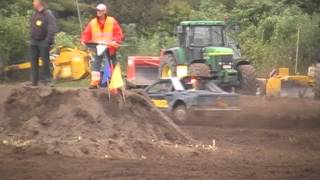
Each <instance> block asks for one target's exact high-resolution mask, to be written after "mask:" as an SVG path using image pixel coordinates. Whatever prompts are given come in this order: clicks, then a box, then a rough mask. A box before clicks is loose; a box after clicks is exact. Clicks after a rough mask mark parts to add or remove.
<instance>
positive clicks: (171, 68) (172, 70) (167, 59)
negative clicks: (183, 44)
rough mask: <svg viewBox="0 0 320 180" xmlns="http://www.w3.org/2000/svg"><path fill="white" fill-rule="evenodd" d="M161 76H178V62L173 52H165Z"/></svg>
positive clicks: (160, 70)
mask: <svg viewBox="0 0 320 180" xmlns="http://www.w3.org/2000/svg"><path fill="white" fill-rule="evenodd" d="M159 76H160V78H169V77H175V76H177V62H176V60H175V58H174V57H173V55H172V54H165V55H164V56H163V57H162V58H161V62H160V68H159Z"/></svg>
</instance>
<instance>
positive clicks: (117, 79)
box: [109, 63, 124, 91]
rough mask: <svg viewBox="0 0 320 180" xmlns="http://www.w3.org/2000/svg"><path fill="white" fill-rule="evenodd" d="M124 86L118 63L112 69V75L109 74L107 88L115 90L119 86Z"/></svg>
mask: <svg viewBox="0 0 320 180" xmlns="http://www.w3.org/2000/svg"><path fill="white" fill-rule="evenodd" d="M123 86H124V81H123V78H122V74H121V67H120V64H119V63H118V64H117V65H116V67H115V68H114V70H113V73H112V76H111V82H110V85H109V90H111V91H112V90H115V89H118V88H121V87H123Z"/></svg>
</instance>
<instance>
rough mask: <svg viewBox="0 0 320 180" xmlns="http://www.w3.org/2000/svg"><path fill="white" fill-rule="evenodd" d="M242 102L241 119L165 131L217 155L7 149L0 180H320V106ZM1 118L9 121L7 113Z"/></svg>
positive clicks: (0, 153)
mask: <svg viewBox="0 0 320 180" xmlns="http://www.w3.org/2000/svg"><path fill="white" fill-rule="evenodd" d="M7 91H11V89H10V88H1V87H0V95H1V96H0V97H1V98H0V103H2V106H3V103H4V102H5V100H3V99H6V98H5V97H6V96H8V95H10V92H7ZM242 101H243V102H244V104H243V111H242V112H240V113H237V114H225V115H222V116H221V115H219V116H216V115H214V116H212V115H207V116H206V117H205V118H198V119H195V120H194V121H192V122H190V124H189V125H186V126H182V127H181V130H182V134H181V133H179V132H180V128H178V129H179V130H177V129H176V128H175V127H174V128H173V129H172V126H171V125H168V126H162V127H166V128H164V129H167V128H169V129H170V130H169V132H171V133H174V134H176V136H177V137H179V138H178V139H180V141H182V144H183V143H190V142H186V141H185V139H184V138H187V139H188V141H189V140H190V139H189V136H190V137H191V139H192V140H191V141H192V143H194V144H212V143H213V141H214V142H215V145H216V149H215V151H212V152H202V151H197V150H193V151H192V153H191V154H190V152H189V151H188V152H187V153H188V155H185V154H184V153H185V151H179V152H172V151H170V152H171V153H172V154H171V155H167V154H166V155H163V156H161V158H152V156H150V157H145V158H140V159H132V158H126V159H118V158H115V159H99V158H94V157H87V156H80V157H79V156H77V157H70V156H69V157H68V156H65V155H63V154H54V153H53V154H50V153H47V152H46V151H43V149H39V148H17V147H13V146H7V145H3V144H2V145H0V177H1V178H0V179H39V180H40V179H41V180H42V179H77V180H78V179H86V180H87V179H89V180H98V179H121V180H122V179H320V115H319V111H320V102H316V101H313V100H311V99H287V98H286V99H264V98H257V97H244V99H243V100H242ZM19 102H20V101H19ZM2 115H5V116H6V117H7V114H6V111H4V110H2ZM158 118H159V117H158ZM1 120H2V119H1ZM1 120H0V121H1ZM139 122H140V121H139ZM147 122H148V121H147ZM166 124H167V123H166ZM169 124H170V123H169ZM3 131H4V130H3ZM161 134H162V133H159V134H158V135H159V136H156V137H159V138H161V137H162V136H161ZM184 134H187V135H186V136H184ZM141 137H143V136H141ZM182 137H183V138H182ZM181 138H182V139H181ZM167 140H168V139H167ZM168 141H169V142H171V139H170V138H169V140H168ZM0 144H1V143H0ZM126 145H128V146H131V145H130V144H126ZM160 152H161V153H162V151H153V153H155V154H157V153H160ZM155 154H153V155H155ZM150 155H152V153H151V154H150ZM155 156H156V155H155Z"/></svg>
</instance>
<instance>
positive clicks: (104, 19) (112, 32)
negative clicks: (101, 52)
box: [81, 4, 123, 89]
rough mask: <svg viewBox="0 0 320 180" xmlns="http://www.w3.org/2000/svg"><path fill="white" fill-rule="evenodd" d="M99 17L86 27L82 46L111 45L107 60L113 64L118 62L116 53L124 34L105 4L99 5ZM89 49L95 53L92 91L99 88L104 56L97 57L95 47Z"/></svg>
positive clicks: (92, 70) (92, 67)
mask: <svg viewBox="0 0 320 180" xmlns="http://www.w3.org/2000/svg"><path fill="white" fill-rule="evenodd" d="M96 9H97V17H95V18H94V19H92V20H91V21H90V22H89V24H88V25H87V26H86V28H85V30H84V31H83V33H82V36H81V44H82V45H88V44H90V43H93V44H100V43H107V44H109V46H108V50H107V52H106V53H107V60H108V61H109V60H111V61H110V62H112V64H115V63H116V62H115V61H116V58H115V57H116V52H117V49H118V47H119V44H120V43H121V42H122V40H123V33H122V30H121V27H120V25H119V23H118V22H117V21H116V20H115V19H114V18H113V17H111V16H108V15H107V12H108V11H107V6H106V5H105V4H99V5H98V6H97V7H96ZM88 47H89V49H91V50H93V51H94V52H95V53H94V54H95V56H94V59H93V62H92V64H91V83H90V87H89V88H90V89H96V88H98V86H99V84H100V81H101V73H100V72H101V66H102V63H105V62H103V56H97V51H96V48H95V47H92V46H91V48H90V45H88Z"/></svg>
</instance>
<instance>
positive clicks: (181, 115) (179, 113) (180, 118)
mask: <svg viewBox="0 0 320 180" xmlns="http://www.w3.org/2000/svg"><path fill="white" fill-rule="evenodd" d="M172 116H173V119H174V121H175V122H176V123H177V124H186V122H187V119H188V110H187V107H186V106H185V105H184V104H179V105H176V106H175V107H174V108H173V111H172Z"/></svg>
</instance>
